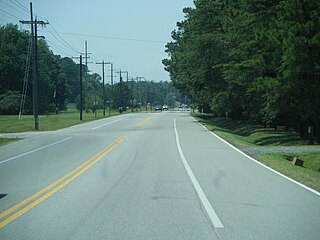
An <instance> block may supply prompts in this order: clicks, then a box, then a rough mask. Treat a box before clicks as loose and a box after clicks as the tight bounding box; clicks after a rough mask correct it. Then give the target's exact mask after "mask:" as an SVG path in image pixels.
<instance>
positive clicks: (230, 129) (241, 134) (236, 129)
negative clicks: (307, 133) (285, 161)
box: [194, 115, 308, 147]
mask: <svg viewBox="0 0 320 240" xmlns="http://www.w3.org/2000/svg"><path fill="white" fill-rule="evenodd" d="M194 117H195V118H196V119H197V120H198V121H199V122H200V123H201V124H203V125H205V126H206V127H207V128H208V129H209V130H210V131H212V132H214V133H216V134H217V135H219V136H221V137H223V138H226V139H228V141H230V142H232V143H234V144H235V145H237V146H255V147H257V146H301V145H307V144H308V141H307V140H304V139H301V138H300V137H299V135H298V134H297V133H295V132H294V131H285V130H274V129H273V128H263V127H262V126H261V125H254V124H250V123H248V122H246V121H235V120H231V119H227V118H216V117H210V116H197V115H195V116H194Z"/></svg>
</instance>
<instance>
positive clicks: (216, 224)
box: [173, 118, 223, 228]
mask: <svg viewBox="0 0 320 240" xmlns="http://www.w3.org/2000/svg"><path fill="white" fill-rule="evenodd" d="M173 126H174V133H175V136H176V143H177V147H178V152H179V155H180V158H181V161H182V163H183V165H184V168H185V169H186V172H187V174H188V176H189V178H190V180H191V182H192V184H193V186H194V188H195V190H196V192H197V195H198V197H199V199H200V201H201V203H202V206H203V207H204V209H205V210H206V212H207V214H208V216H209V219H210V221H211V223H212V224H213V226H214V227H216V228H223V225H222V223H221V221H220V219H219V217H218V215H217V214H216V212H215V211H214V210H213V208H212V206H211V204H210V202H209V200H208V198H207V196H206V195H205V193H204V192H203V190H202V188H201V186H200V184H199V182H198V180H197V178H196V176H195V175H194V174H193V171H192V169H191V167H190V165H189V164H188V162H187V160H186V158H185V156H184V154H183V152H182V150H181V146H180V140H179V135H178V131H177V125H176V118H174V119H173Z"/></svg>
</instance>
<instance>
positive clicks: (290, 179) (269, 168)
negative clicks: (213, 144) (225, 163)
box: [192, 117, 320, 196]
mask: <svg viewBox="0 0 320 240" xmlns="http://www.w3.org/2000/svg"><path fill="white" fill-rule="evenodd" d="M192 118H193V119H194V120H195V121H196V122H197V123H198V124H200V126H202V127H203V128H204V129H206V130H207V131H209V132H210V133H211V134H212V135H213V136H215V137H216V138H218V139H219V140H221V141H222V142H224V143H225V144H227V145H228V146H230V147H231V148H233V149H234V150H236V151H237V152H239V153H241V154H242V155H243V156H245V157H247V158H249V159H250V160H252V161H253V162H255V163H257V164H259V165H260V166H262V167H264V168H266V169H268V170H270V171H271V172H274V173H276V174H278V175H279V176H281V177H283V178H285V179H287V180H289V181H291V182H293V183H295V184H297V185H299V186H300V187H303V188H304V189H306V190H308V191H310V192H312V193H314V194H316V195H318V196H320V192H318V191H316V190H314V189H312V188H310V187H308V186H306V185H304V184H302V183H300V182H297V181H296V180H293V179H292V178H289V177H288V176H286V175H284V174H282V173H280V172H278V171H276V170H274V169H272V168H271V167H268V166H266V165H264V164H263V163H261V162H259V161H258V160H256V159H254V158H253V157H251V156H249V155H248V154H246V153H244V152H243V151H241V150H240V149H238V148H236V147H235V146H233V145H232V144H231V143H229V142H227V141H226V140H224V139H223V138H221V137H219V136H218V135H217V134H215V133H214V132H211V131H210V130H209V129H208V128H206V126H204V125H202V124H201V123H199V121H197V120H196V119H195V118H194V117H192Z"/></svg>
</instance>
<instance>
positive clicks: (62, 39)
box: [51, 25, 81, 54]
mask: <svg viewBox="0 0 320 240" xmlns="http://www.w3.org/2000/svg"><path fill="white" fill-rule="evenodd" d="M51 28H52V30H53V31H54V32H55V34H56V35H57V36H58V37H59V38H60V39H61V41H62V42H64V43H65V45H66V46H68V47H69V48H70V49H72V50H73V51H75V52H77V53H79V54H80V53H81V52H80V51H78V50H77V49H75V48H73V47H72V46H71V45H70V44H69V43H68V42H67V41H66V40H64V38H63V37H61V35H60V34H59V33H58V32H57V30H56V29H55V28H54V27H53V26H52V25H51Z"/></svg>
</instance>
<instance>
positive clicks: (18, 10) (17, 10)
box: [3, 2, 29, 16]
mask: <svg viewBox="0 0 320 240" xmlns="http://www.w3.org/2000/svg"><path fill="white" fill-rule="evenodd" d="M3 3H4V4H5V5H7V6H8V7H10V8H12V9H14V10H15V11H16V12H18V13H20V14H22V15H23V16H29V14H28V11H26V10H25V9H24V12H22V11H21V10H20V9H16V8H15V7H13V6H11V5H10V4H8V3H7V2H3ZM13 3H14V2H13Z"/></svg>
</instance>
